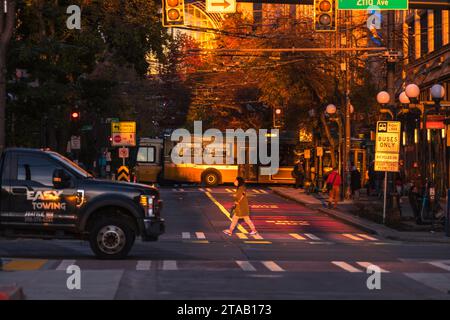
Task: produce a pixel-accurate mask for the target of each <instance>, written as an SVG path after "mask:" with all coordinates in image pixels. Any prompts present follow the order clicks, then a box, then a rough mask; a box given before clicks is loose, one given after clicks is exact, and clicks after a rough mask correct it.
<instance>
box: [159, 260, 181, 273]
mask: <svg viewBox="0 0 450 320" xmlns="http://www.w3.org/2000/svg"><path fill="white" fill-rule="evenodd" d="M163 270H166V271H171V270H178V265H177V262H176V261H175V260H164V261H163Z"/></svg>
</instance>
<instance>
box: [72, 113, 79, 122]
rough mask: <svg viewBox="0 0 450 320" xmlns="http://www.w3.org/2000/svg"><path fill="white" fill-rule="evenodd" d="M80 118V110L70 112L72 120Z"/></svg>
mask: <svg viewBox="0 0 450 320" xmlns="http://www.w3.org/2000/svg"><path fill="white" fill-rule="evenodd" d="M79 119H80V112H79V111H73V112H72V113H71V114H70V120H72V121H77V120H79Z"/></svg>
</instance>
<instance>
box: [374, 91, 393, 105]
mask: <svg viewBox="0 0 450 320" xmlns="http://www.w3.org/2000/svg"><path fill="white" fill-rule="evenodd" d="M390 100H391V96H390V95H389V93H387V92H386V91H381V92H379V93H378V94H377V102H378V103H379V104H381V105H386V104H388V103H389V101H390Z"/></svg>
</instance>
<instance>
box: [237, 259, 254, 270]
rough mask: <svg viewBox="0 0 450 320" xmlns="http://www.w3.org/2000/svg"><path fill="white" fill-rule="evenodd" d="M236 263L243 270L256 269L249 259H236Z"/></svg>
mask: <svg viewBox="0 0 450 320" xmlns="http://www.w3.org/2000/svg"><path fill="white" fill-rule="evenodd" d="M236 263H237V265H238V266H239V267H241V269H242V270H244V271H256V268H255V267H254V266H253V265H252V264H251V263H250V261H239V260H236Z"/></svg>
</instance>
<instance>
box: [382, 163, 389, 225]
mask: <svg viewBox="0 0 450 320" xmlns="http://www.w3.org/2000/svg"><path fill="white" fill-rule="evenodd" d="M387 177H388V173H387V171H385V172H384V197H383V224H386V206H387V186H388V183H387Z"/></svg>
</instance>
